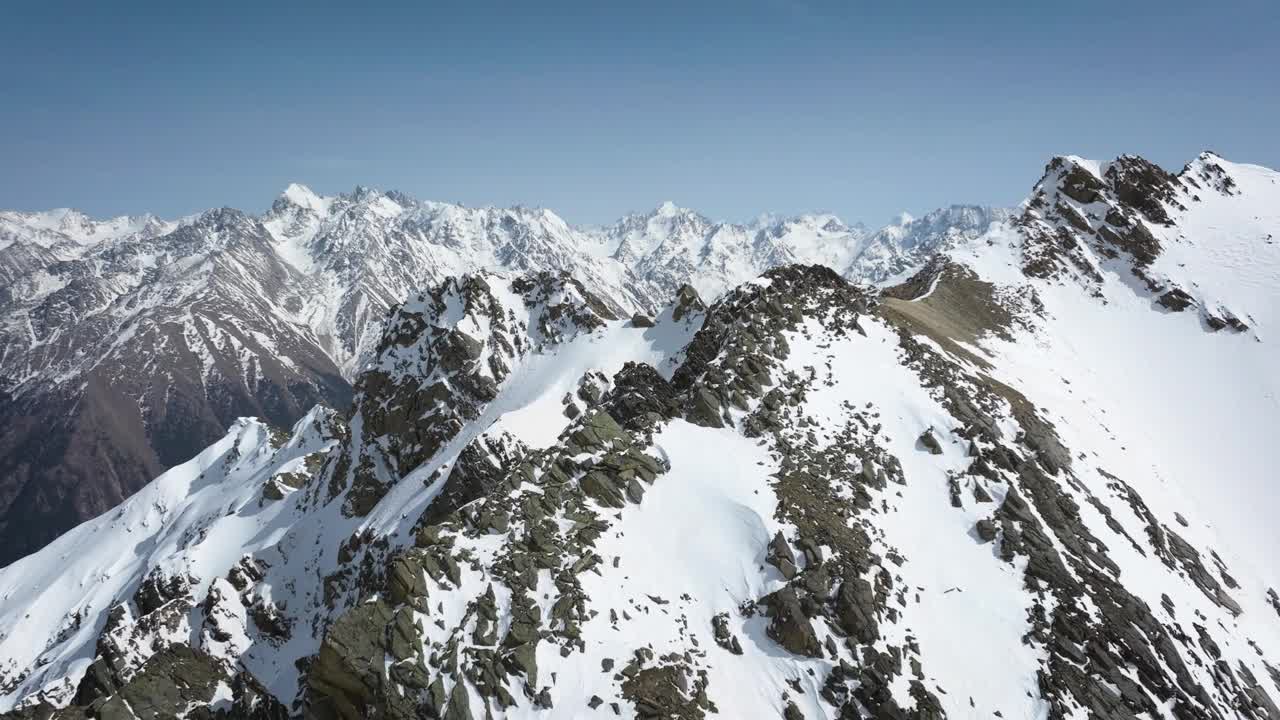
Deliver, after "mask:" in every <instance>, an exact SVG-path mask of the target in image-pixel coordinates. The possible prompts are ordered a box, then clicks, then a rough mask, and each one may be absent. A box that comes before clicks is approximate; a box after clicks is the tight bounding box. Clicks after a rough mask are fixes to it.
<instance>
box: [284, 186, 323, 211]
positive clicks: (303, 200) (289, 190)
mask: <svg viewBox="0 0 1280 720" xmlns="http://www.w3.org/2000/svg"><path fill="white" fill-rule="evenodd" d="M332 203H333V198H326V197H321V196H320V195H319V194H317V193H315V192H314V191H312V189H311V188H309V187H307V186H306V185H301V184H299V183H290V184H289V186H288V187H286V188H285V189H284V192H282V193H280V197H279V198H277V199H276V202H275V204H274V205H273V210H275V211H276V212H283V211H284V210H285V209H286V208H287V207H289V206H292V207H295V208H298V209H300V210H308V211H311V212H313V213H316V214H317V215H325V214H328V212H329V206H330V205H331V204H332Z"/></svg>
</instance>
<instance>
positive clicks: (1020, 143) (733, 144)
mask: <svg viewBox="0 0 1280 720" xmlns="http://www.w3.org/2000/svg"><path fill="white" fill-rule="evenodd" d="M268 6H269V7H268ZM1202 149H1213V150H1216V151H1218V152H1219V153H1221V154H1223V155H1224V156H1226V157H1227V158H1229V159H1233V160H1238V161H1242V162H1253V163H1258V164H1263V165H1269V166H1271V167H1280V2H1276V1H1275V0H1266V1H1253V0H1241V1H1231V0H1225V1H1223V2H1186V1H1185V0H1165V1H1164V2H1147V1H1145V0H1143V1H1132V2H1131V1H1127V0H1107V1H1106V2H1096V1H1095V0H1066V1H1064V2H1037V1H1035V0H1022V1H1021V2H1008V3H1002V2H979V1H975V2H928V3H926V2H905V1H904V2H889V1H888V0H877V1H876V2H863V1H852V2H819V1H818V0H738V1H736V2H719V1H717V2H693V1H692V0H689V1H687V2H665V1H663V0H656V1H649V2H635V3H624V2H613V1H612V0H595V1H593V2H580V3H579V2H555V1H554V0H544V1H542V2H519V3H516V2H511V3H497V2H486V1H484V0H480V1H474V2H458V3H451V2H415V3H404V4H396V3H361V2H352V1H350V0H348V1H347V2H343V3H334V4H328V3H298V4H296V5H290V4H286V3H277V2H260V3H257V2H255V3H243V4H241V3H236V2H225V3H223V2H207V3H204V2H201V3H194V2H172V1H169V0H166V2H119V3H116V2H89V1H87V0H86V1H84V2H77V3H63V2H55V1H52V0H39V1H36V0H25V1H23V0H19V1H15V2H10V3H5V6H4V10H3V22H0V207H4V208H17V209H43V208H50V207H59V206H72V207H77V208H80V209H83V210H85V211H87V212H89V213H91V214H95V215H108V214H122V213H136V212H143V211H153V212H157V213H159V214H161V215H165V216H177V215H182V214H187V213H190V212H194V211H197V210H200V209H204V208H207V207H211V206H218V205H230V206H233V207H239V208H243V209H245V210H250V211H255V212H256V211H260V210H263V209H265V208H266V207H267V206H268V205H269V204H270V203H271V201H272V199H274V197H275V196H276V195H278V194H279V192H280V191H281V190H282V189H283V188H284V187H285V185H287V184H288V183H289V182H293V181H297V182H301V183H304V184H307V185H310V186H311V187H313V188H314V189H316V190H318V191H320V192H324V193H336V192H342V191H347V190H350V189H351V188H352V187H353V186H355V185H357V184H362V185H371V186H375V187H380V188H384V189H392V188H394V189H399V190H403V191H405V192H408V193H409V194H411V195H414V196H417V197H420V198H424V199H434V200H447V201H456V202H462V203H466V204H469V205H485V204H495V205H510V204H516V203H520V204H525V205H537V206H544V207H549V208H552V209H553V210H555V211H557V212H558V213H560V214H561V215H562V216H564V217H565V218H566V219H568V220H569V221H571V222H577V223H600V222H607V221H610V220H612V219H614V218H616V217H617V216H619V215H621V214H623V213H625V212H627V211H631V210H644V209H648V208H651V207H653V206H655V205H657V204H658V203H659V202H661V201H662V200H667V199H670V200H674V201H676V202H677V203H679V204H682V205H686V206H690V207H694V208H697V209H699V210H701V211H703V212H704V213H706V214H708V215H710V216H712V217H713V218H718V219H732V220H742V219H747V218H750V217H753V216H755V215H757V214H759V213H761V212H765V211H771V212H779V213H793V212H800V211H807V210H828V211H833V212H836V213H838V214H840V215H841V216H842V217H844V218H845V219H846V220H849V221H859V220H861V221H865V222H867V223H868V224H879V223H882V222H885V221H887V220H888V219H889V218H890V216H891V215H893V214H894V213H896V212H898V211H902V210H907V211H910V212H912V213H921V212H924V211H927V210H929V209H931V208H933V207H936V206H940V205H946V204H950V203H965V202H975V203H989V204H1013V203H1016V202H1017V201H1019V200H1020V199H1021V198H1022V197H1023V196H1024V195H1025V194H1026V192H1027V191H1028V190H1029V188H1030V186H1031V185H1032V184H1033V183H1034V182H1035V180H1036V179H1037V178H1038V177H1039V174H1040V172H1041V170H1042V169H1043V166H1044V163H1045V162H1046V161H1047V160H1048V159H1049V157H1050V156H1052V155H1054V154H1058V153H1074V154H1078V155H1083V156H1086V157H1093V158H1100V159H1107V158H1110V157H1113V156H1115V155H1116V154H1119V153H1123V152H1132V153H1137V154H1141V155H1145V156H1146V157H1149V158H1151V159H1153V160H1155V161H1157V162H1159V163H1161V164H1163V165H1165V166H1166V167H1168V168H1171V169H1177V168H1180V167H1181V166H1182V164H1183V163H1184V162H1186V161H1188V160H1190V159H1191V158H1192V157H1193V156H1194V155H1195V154H1196V153H1198V152H1199V151H1200V150H1202Z"/></svg>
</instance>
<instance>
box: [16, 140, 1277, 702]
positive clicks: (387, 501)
mask: <svg viewBox="0 0 1280 720" xmlns="http://www.w3.org/2000/svg"><path fill="white" fill-rule="evenodd" d="M1075 168H1081V169H1083V171H1084V172H1088V173H1089V174H1090V177H1091V178H1093V180H1092V181H1091V180H1081V177H1082V176H1081V175H1079V174H1078V173H1077V172H1076V170H1075ZM1215 168H1216V169H1215ZM1209 177H1213V178H1216V179H1217V180H1216V182H1215V183H1214V184H1212V185H1210V183H1209V181H1208V180H1207V178H1209ZM1134 178H1139V180H1134ZM1192 179H1195V180H1196V183H1195V184H1192V183H1191V180H1192ZM1228 179H1229V180H1230V182H1228ZM1275 179H1276V177H1275V174H1274V173H1271V172H1270V171H1266V170H1263V169H1260V168H1253V167H1249V166H1239V165H1233V164H1231V163H1227V162H1226V161H1223V160H1221V159H1220V158H1216V157H1213V156H1204V157H1202V158H1200V159H1198V160H1197V161H1196V162H1194V163H1192V164H1191V165H1190V166H1189V167H1188V169H1187V170H1185V171H1184V172H1183V173H1182V174H1181V175H1178V176H1172V175H1164V174H1156V173H1154V172H1153V171H1150V168H1146V167H1143V166H1142V165H1140V164H1139V163H1138V162H1136V161H1135V160H1134V159H1131V158H1122V159H1121V160H1118V161H1116V163H1112V164H1107V165H1097V164H1089V163H1084V162H1083V161H1078V160H1074V159H1069V158H1063V159H1058V160H1055V161H1054V162H1053V163H1051V164H1050V166H1049V168H1048V169H1047V171H1046V175H1045V178H1044V179H1043V180H1042V181H1041V183H1040V184H1039V185H1038V186H1037V188H1036V191H1035V193H1034V194H1033V195H1032V197H1031V198H1030V199H1029V200H1028V202H1027V203H1026V204H1025V205H1024V206H1023V207H1022V208H1021V209H1020V210H1019V212H1018V214H1017V215H1016V216H1015V217H1012V218H1010V219H1009V220H1007V221H1001V222H997V223H996V225H995V226H993V227H992V228H991V229H990V230H989V231H988V232H986V233H984V234H983V235H982V236H981V237H977V238H953V239H952V241H950V242H947V243H946V251H945V252H944V253H942V254H938V255H935V256H934V257H933V259H932V260H930V261H929V264H928V265H927V266H926V267H924V268H923V269H922V270H921V271H920V272H918V273H917V274H915V275H914V276H913V277H912V278H910V279H909V280H908V281H906V282H905V283H903V284H901V285H898V286H895V287H893V288H890V289H887V290H885V291H884V293H883V294H881V293H877V292H875V291H872V290H869V289H866V288H865V287H860V286H857V285H854V284H851V283H849V282H847V281H846V280H845V279H843V278H842V277H841V276H840V274H839V273H837V272H836V271H833V270H831V269H828V268H824V267H820V266H803V265H788V266H784V267H779V268H775V269H772V270H769V271H767V272H765V273H764V274H763V275H762V276H760V277H758V278H755V279H752V280H749V281H747V282H745V283H743V284H741V285H739V286H738V287H736V288H734V289H731V290H730V291H729V292H727V293H726V294H724V296H723V297H721V298H720V299H719V300H717V301H716V302H714V303H711V304H710V306H709V307H708V306H706V305H704V304H703V302H702V301H701V299H700V298H699V297H698V295H697V293H696V292H695V291H694V290H693V288H691V287H688V286H685V287H682V288H680V289H679V290H678V292H676V293H674V294H673V295H672V297H671V300H670V302H668V303H663V305H664V309H663V310H662V311H661V312H660V313H657V314H656V316H654V317H649V316H645V315H637V316H636V317H632V318H627V317H625V316H620V315H619V314H618V313H616V312H615V310H614V308H613V307H611V305H610V304H609V303H607V302H606V301H605V300H604V299H603V298H601V297H599V296H597V295H596V294H595V293H594V292H593V291H592V289H591V287H590V285H589V284H587V283H585V282H582V281H579V280H575V279H574V278H572V277H571V276H569V275H567V274H560V273H553V272H541V273H527V274H521V275H506V274H470V275H465V276H462V277H458V278H452V279H447V280H444V281H442V282H439V283H436V284H432V285H429V286H427V287H425V288H424V289H422V290H421V291H418V292H415V293H414V294H412V295H411V296H410V297H409V298H408V299H407V301H406V302H404V303H403V304H402V305H400V306H398V307H397V308H396V310H395V311H394V312H393V313H392V314H391V315H390V316H389V318H388V320H387V322H386V323H385V325H384V329H383V331H382V334H381V336H380V340H379V341H378V342H377V344H376V348H375V351H374V352H375V354H374V355H373V357H372V360H371V362H370V363H369V364H368V365H367V366H366V368H365V370H364V371H363V372H362V373H361V374H360V375H359V377H358V378H357V381H356V384H355V387H356V396H355V400H354V402H353V403H352V406H351V409H350V411H349V412H347V413H333V412H330V411H325V410H317V411H315V412H314V413H312V415H310V416H309V417H308V418H307V419H305V420H304V421H302V422H300V423H299V424H298V425H297V426H295V428H294V430H293V431H292V433H282V432H274V433H273V432H271V431H269V430H268V429H267V428H265V427H263V426H261V425H259V424H257V423H255V422H253V421H249V420H245V421H241V422H238V423H237V424H236V425H235V426H233V428H232V429H231V431H230V433H229V434H228V436H227V437H226V438H224V439H223V440H221V441H219V442H218V443H215V444H214V446H213V447H211V448H210V449H209V450H207V451H206V452H205V453H203V454H201V455H200V456H199V457H197V458H196V459H195V460H193V461H191V463H189V464H187V465H184V466H180V467H178V468H175V469H174V470H171V471H170V472H169V473H168V474H166V475H164V476H162V477H161V478H159V479H158V480H156V481H155V482H154V483H152V484H151V485H150V486H148V487H147V489H145V490H144V491H143V492H141V493H139V494H138V495H136V496H135V497H133V498H131V499H129V500H127V501H126V502H125V503H124V504H123V505H122V506H121V508H120V509H119V510H117V511H116V512H113V513H111V514H110V515H107V516H104V517H103V518H101V519H99V520H97V521H94V522H92V523H88V524H85V525H82V526H80V527H79V528H76V529H75V530H73V531H72V532H70V533H68V534H67V535H65V536H64V537H63V538H61V539H59V540H58V541H57V542H55V543H54V544H52V545H50V546H49V547H47V548H45V549H44V550H42V551H40V552H39V553H37V554H35V555H33V556H31V557H29V558H26V559H24V560H21V561H19V562H17V563H15V564H14V565H12V566H10V567H9V568H6V569H4V570H0V599H2V601H0V627H3V628H5V631H4V635H3V637H0V693H3V694H2V695H0V708H6V709H8V708H20V709H19V710H17V711H16V713H18V716H21V717H49V716H52V715H53V714H54V713H55V712H57V713H59V715H58V716H59V717H84V716H85V715H86V714H96V715H98V716H107V717H175V716H179V717H180V716H192V717H195V716H207V715H201V713H205V712H206V711H207V712H208V713H217V712H222V713H224V716H227V717H261V718H276V717H290V716H302V717H314V718H335V717H341V718H358V717H387V718H410V717H424V716H425V717H446V718H480V717H489V716H492V717H495V718H500V717H512V718H517V717H594V716H596V715H601V716H604V717H611V716H614V715H615V714H617V715H621V716H625V717H631V716H637V717H677V718H705V717H710V716H712V715H718V716H722V717H735V718H737V717H743V718H754V717H762V718H763V717H779V716H781V717H785V718H787V719H788V720H795V719H796V718H836V717H886V718H942V717H948V718H962V717H963V718H990V717H1006V718H1014V717H1019V718H1023V717H1026V718H1091V717H1098V718H1206V719H1209V718H1212V719H1217V718H1251V719H1255V720H1256V719H1260V718H1272V719H1274V718H1280V709H1277V707H1276V705H1275V700H1276V699H1277V698H1280V595H1277V590H1276V588H1277V587H1280V570H1278V568H1277V566H1276V564H1275V562H1274V559H1273V558H1272V557H1271V554H1272V553H1271V550H1272V549H1274V548H1275V547H1277V542H1280V536H1278V535H1277V533H1276V531H1275V529H1274V527H1273V525H1272V524H1271V523H1269V522H1268V520H1269V518H1268V513H1269V512H1270V509H1271V508H1273V507H1274V493H1273V492H1272V490H1271V487H1270V485H1271V478H1272V477H1273V475H1274V473H1273V472H1272V471H1271V469H1272V468H1273V467H1274V466H1275V464H1276V461H1277V460H1280V458H1277V457H1276V452H1277V451H1276V450H1275V447H1274V445H1275V444H1274V443H1273V442H1270V443H1269V442H1267V440H1268V439H1269V436H1270V435H1271V434H1272V433H1271V432H1270V429H1273V428H1275V427H1280V404H1278V403H1277V390H1280V387H1277V384H1280V379H1278V377H1277V373H1276V371H1275V368H1276V367H1280V363H1277V361H1280V357H1277V353H1276V351H1275V350H1274V349H1273V348H1274V346H1273V344H1272V342H1271V341H1270V339H1269V338H1270V328H1271V325H1272V324H1273V323H1275V322H1276V319H1275V318H1274V309H1275V308H1276V307H1277V301H1278V300H1280V298H1278V297H1277V295H1280V283H1276V282H1272V281H1270V279H1271V278H1275V277H1276V274H1277V273H1278V272H1280V254H1277V252H1276V250H1275V246H1274V244H1273V243H1272V242H1271V239H1270V238H1268V237H1267V232H1268V231H1267V230H1266V228H1267V227H1269V223H1271V222H1272V221H1271V220H1269V219H1268V218H1270V217H1273V215H1271V214H1272V213H1274V212H1275V210H1274V208H1276V207H1280V204H1278V203H1277V200H1280V197H1278V194H1280V192H1278V190H1277V187H1280V186H1277V185H1276V184H1275ZM1095 181H1096V182H1095ZM1079 183H1084V184H1085V186H1086V187H1088V188H1090V189H1091V190H1092V194H1090V193H1085V192H1082V191H1081V190H1080V187H1079ZM1077 195H1078V196H1080V197H1076V196H1077ZM1082 198H1083V199H1082ZM1162 212H1163V215H1162V214H1161V213H1162ZM1108 218H1110V219H1108ZM1101 223H1106V224H1107V225H1108V229H1103V227H1102V225H1101ZM1148 234H1149V235H1150V239H1148ZM1180 236H1181V237H1180ZM621 247H622V246H621V245H620V246H619V249H620V248H621ZM635 247H637V248H639V247H641V245H640V244H639V243H638V242H637V243H636V244H635ZM647 252H648V253H652V252H654V250H653V249H652V248H651V249H649V250H648V251H647ZM1246 252H1247V253H1249V257H1250V259H1251V261H1250V267H1249V270H1248V271H1247V272H1244V273H1241V271H1240V270H1239V269H1238V268H1237V265H1238V264H1239V263H1240V260H1239V258H1240V257H1241V255H1242V254H1243V253H1246ZM1236 273H1241V275H1242V277H1243V278H1244V279H1243V280H1242V281H1241V283H1239V284H1240V286H1241V287H1236V286H1234V285H1232V284H1231V283H1230V282H1228V278H1230V277H1231V276H1232V275H1233V274H1236ZM1250 278H1252V279H1250ZM1174 288H1178V289H1181V290H1182V291H1183V292H1184V293H1185V294H1186V295H1187V296H1188V297H1190V298H1191V301H1192V302H1190V303H1187V304H1184V305H1182V310H1183V311H1181V312H1178V311H1175V309H1174V308H1171V307H1169V302H1168V301H1167V300H1165V301H1164V302H1162V299H1163V298H1167V297H1168V294H1169V293H1170V292H1171V291H1172V290H1173V289H1174ZM1175 304H1178V303H1175ZM1226 313H1230V317H1232V318H1236V319H1237V320H1238V321H1239V322H1237V323H1234V324H1233V323H1231V322H1229V321H1227V320H1223V321H1222V322H1215V321H1214V320H1213V318H1218V319H1224V318H1226V317H1227V315H1226ZM1243 325H1247V327H1241V326H1243ZM180 496H183V497H188V498H189V500H180V499H179V497H180ZM76 558H83V559H81V560H77V559H76ZM69 562H71V563H75V565H74V566H73V570H74V572H67V573H64V572H59V571H58V570H57V569H56V568H60V567H61V566H63V565H65V564H67V563H69ZM59 708H60V709H59Z"/></svg>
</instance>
